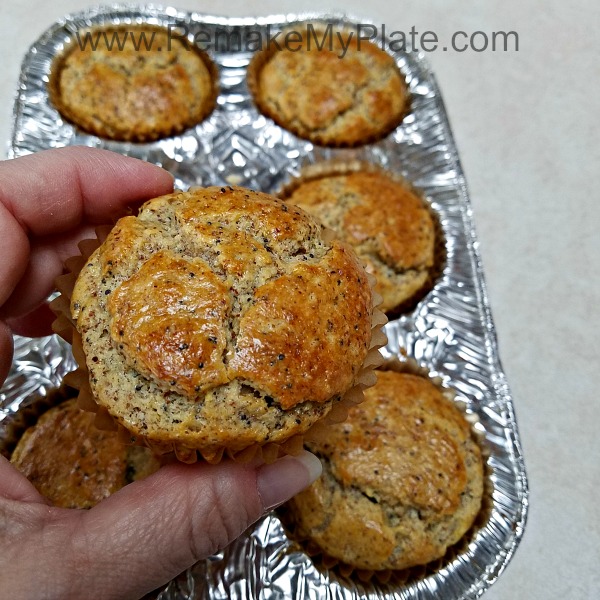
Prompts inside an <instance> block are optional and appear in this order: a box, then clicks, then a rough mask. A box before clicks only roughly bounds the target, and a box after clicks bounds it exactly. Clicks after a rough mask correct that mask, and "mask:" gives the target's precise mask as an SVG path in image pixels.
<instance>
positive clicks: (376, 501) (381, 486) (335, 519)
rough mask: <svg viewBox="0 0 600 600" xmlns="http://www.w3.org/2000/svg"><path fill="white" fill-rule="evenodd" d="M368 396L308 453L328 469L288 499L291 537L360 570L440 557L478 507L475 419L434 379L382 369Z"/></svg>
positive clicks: (480, 475)
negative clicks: (472, 427) (471, 422)
mask: <svg viewBox="0 0 600 600" xmlns="http://www.w3.org/2000/svg"><path fill="white" fill-rule="evenodd" d="M365 396H366V398H365V401H364V402H363V403H362V404H361V405H358V406H355V407H353V408H352V409H351V410H350V414H349V416H348V419H347V421H346V422H344V423H341V424H338V425H335V426H334V427H332V428H331V430H330V434H329V436H328V438H327V440H326V441H325V440H324V441H322V442H319V443H312V444H310V445H309V448H310V450H312V451H313V452H315V453H316V454H317V455H318V456H319V457H320V458H321V460H322V463H323V474H322V476H321V478H320V479H318V480H317V481H316V482H315V483H314V484H313V485H312V486H311V487H310V488H308V489H307V490H305V491H304V492H301V493H300V494H298V495H297V496H296V497H294V498H293V499H292V500H291V501H290V502H289V503H288V505H287V507H286V509H287V511H288V514H287V516H286V518H287V519H289V520H290V521H291V523H292V524H293V525H292V527H293V529H294V531H295V535H297V536H299V537H300V538H301V539H304V540H310V543H312V544H313V545H315V546H316V547H317V548H318V549H319V551H320V552H322V553H323V554H324V555H326V556H328V557H331V558H334V559H336V560H337V561H340V562H341V563H345V564H346V565H351V566H352V567H354V568H356V569H364V570H368V571H381V570H397V569H405V568H408V567H411V566H415V565H423V564H426V563H428V562H430V561H432V560H435V559H437V558H440V557H442V556H443V555H444V554H445V552H446V550H447V548H448V547H449V546H451V545H453V544H455V543H456V542H458V540H459V539H460V538H461V537H462V536H463V535H464V534H465V532H467V530H468V529H469V528H470V527H471V525H472V524H473V521H474V519H475V517H476V516H477V514H478V512H479V510H480V507H481V499H482V493H483V466H482V459H481V454H480V450H479V446H478V445H477V443H476V442H475V441H474V440H473V439H472V437H471V431H470V425H469V423H468V422H467V421H466V420H465V418H464V416H463V414H462V413H461V411H460V410H459V409H458V408H457V407H456V405H455V404H454V403H453V402H452V401H451V400H449V399H448V398H446V397H445V396H444V394H443V393H442V391H441V390H440V389H439V388H438V387H436V385H434V384H433V383H432V382H431V381H430V380H428V379H426V378H424V377H421V376H418V375H413V374H410V373H396V372H394V371H382V372H378V380H377V383H376V384H375V386H374V387H372V388H370V389H369V390H367V391H366V392H365Z"/></svg>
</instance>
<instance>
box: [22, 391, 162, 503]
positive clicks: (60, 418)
mask: <svg viewBox="0 0 600 600" xmlns="http://www.w3.org/2000/svg"><path fill="white" fill-rule="evenodd" d="M11 462H12V464H13V465H14V466H15V467H16V468H17V469H18V470H19V471H21V473H23V475H25V477H27V479H29V481H31V483H32V484H33V485H34V486H35V488H36V489H37V490H38V492H40V494H42V495H43V496H45V497H46V498H48V499H49V500H50V501H51V502H52V503H53V504H54V505H55V506H60V507H63V508H91V507H92V506H94V505H95V504H97V503H98V502H100V501H101V500H103V499H104V498H106V497H108V496H110V495H111V494H112V493H114V492H116V491H117V490H119V489H120V488H122V487H123V486H124V485H126V484H127V483H130V482H131V481H134V480H136V479H141V478H142V477H145V476H147V475H149V474H150V473H152V472H154V471H156V470H157V469H158V467H159V463H158V461H157V459H156V458H154V456H153V455H152V453H151V452H150V450H148V449H147V448H140V447H128V446H125V445H124V444H123V443H122V442H120V441H119V440H118V437H117V435H116V434H115V433H114V432H109V431H100V430H99V429H96V427H95V426H94V415H93V414H91V413H86V412H83V411H82V410H80V409H79V408H78V407H77V401H76V400H74V399H71V400H67V401H65V402H63V403H61V404H59V405H58V406H55V407H54V408H51V409H50V410H48V411H47V412H45V413H44V414H43V415H42V416H41V417H40V418H39V420H38V422H37V423H36V424H35V425H33V426H32V427H30V428H29V429H27V430H26V431H25V433H24V434H23V436H22V437H21V439H20V440H19V442H18V444H17V446H16V447H15V449H14V451H13V453H12V456H11Z"/></svg>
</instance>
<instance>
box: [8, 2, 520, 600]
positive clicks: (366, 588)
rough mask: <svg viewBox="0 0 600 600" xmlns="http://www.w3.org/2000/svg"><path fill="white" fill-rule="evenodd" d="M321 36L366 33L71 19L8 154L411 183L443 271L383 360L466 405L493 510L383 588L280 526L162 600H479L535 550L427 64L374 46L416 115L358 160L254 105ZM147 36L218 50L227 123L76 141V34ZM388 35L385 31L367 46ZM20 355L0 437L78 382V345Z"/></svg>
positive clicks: (170, 16) (19, 343)
mask: <svg viewBox="0 0 600 600" xmlns="http://www.w3.org/2000/svg"><path fill="white" fill-rule="evenodd" d="M317 21H319V22H321V23H325V24H329V23H331V24H332V26H333V28H336V27H339V28H342V27H343V28H349V27H350V28H352V27H357V24H358V23H361V24H363V25H365V22H364V21H359V20H357V19H353V18H351V17H349V16H346V15H339V14H338V15H331V14H299V15H275V16H270V17H261V18H223V17H214V16H207V15H203V14H199V13H194V12H186V11H181V10H177V9H175V8H167V7H154V6H150V7H141V8H140V7H134V6H113V7H109V8H98V9H92V10H88V11H85V12H82V13H78V14H74V15H69V16H66V17H64V18H63V19H61V20H60V21H58V22H57V23H55V24H54V25H53V26H52V27H50V28H49V29H48V30H47V31H46V32H45V33H44V34H43V35H42V36H41V37H40V38H39V39H38V41H37V42H36V43H35V44H34V45H33V46H32V47H31V49H30V51H29V52H28V54H27V56H26V57H25V60H24V62H23V65H22V71H21V77H20V81H19V87H18V90H17V96H16V102H15V109H14V129H13V134H12V139H11V141H10V144H9V155H10V156H11V157H17V156H22V155H25V154H29V153H31V152H36V151H38V150H42V149H46V148H57V147H62V146H68V145H75V144H77V145H86V146H93V147H101V148H107V149H110V150H114V151H117V152H120V153H122V154H126V155H129V156H135V157H138V158H141V159H144V160H147V161H149V162H152V163H156V164H158V165H161V166H163V167H164V168H165V169H167V170H169V171H170V172H171V173H172V174H173V175H174V176H175V185H176V186H177V187H179V188H182V189H187V188H189V187H190V186H197V185H201V186H208V185H224V184H236V185H242V186H246V187H250V188H254V189H259V190H262V191H265V192H275V191H277V190H278V189H281V188H282V186H284V185H285V184H286V183H287V182H288V181H290V180H291V179H292V178H293V177H298V176H299V174H300V173H301V171H302V169H304V168H306V167H307V166H309V165H311V164H315V163H318V162H321V161H341V162H350V161H361V162H366V163H372V164H374V165H376V166H377V167H380V168H383V169H386V170H388V171H391V172H395V173H398V174H399V175H401V176H403V177H405V178H406V179H407V180H408V181H410V182H411V183H412V184H413V185H414V186H415V187H416V188H418V189H419V190H421V191H422V193H423V195H424V197H425V198H426V200H427V201H428V202H429V204H430V206H431V209H432V210H433V211H434V212H435V213H436V214H437V216H438V217H439V222H440V224H441V227H442V230H443V235H444V238H445V246H446V248H445V249H446V263H445V266H444V269H443V272H442V273H441V275H440V276H439V277H438V279H437V281H436V282H435V283H434V287H433V289H432V290H431V291H430V292H429V293H428V294H427V296H426V297H425V298H423V299H422V300H421V301H420V302H419V303H418V305H417V306H416V307H415V308H414V309H413V310H412V311H410V312H407V313H405V314H403V315H401V316H400V317H399V318H395V319H393V320H392V321H390V322H389V323H388V325H387V326H386V333H387V335H388V339H389V342H388V345H387V346H386V347H385V349H384V355H385V356H386V357H403V356H408V357H411V358H412V359H414V360H416V361H417V363H418V364H419V365H420V366H421V367H423V368H425V369H427V370H428V371H429V372H430V373H431V374H432V375H434V376H437V377H439V378H440V380H441V381H442V382H443V385H444V386H447V387H449V388H452V389H453V390H455V391H456V399H457V400H458V401H461V402H462V403H464V404H465V405H466V410H467V412H470V413H472V414H473V416H474V417H476V420H477V423H478V424H477V427H478V428H479V429H480V430H481V434H482V437H483V438H484V440H485V452H486V456H487V461H486V463H487V465H486V468H487V473H488V478H489V486H488V489H489V490H490V491H489V498H488V502H487V508H486V510H485V511H484V513H482V518H481V519H480V521H479V523H478V526H477V528H476V530H475V532H474V533H473V534H472V535H471V537H470V538H469V539H467V540H466V541H465V543H463V544H462V545H461V546H460V547H459V548H458V549H457V551H456V552H453V553H452V554H451V555H450V556H448V557H447V558H446V559H441V560H440V561H437V562H435V563H433V564H431V565H428V566H426V567H423V568H421V569H417V570H416V571H414V572H411V573H409V574H408V576H407V577H405V578H404V579H398V580H396V581H393V582H388V583H386V584H384V583H378V582H377V581H375V580H374V581H372V582H370V583H362V582H361V581H360V580H358V579H347V578H345V577H343V576H341V575H338V574H336V573H335V572H329V571H327V570H326V569H323V568H322V567H319V568H317V566H315V564H313V563H312V562H311V560H310V558H309V557H308V556H307V555H306V554H304V552H303V551H302V550H301V548H300V547H299V546H298V545H297V544H295V543H293V542H291V541H289V540H288V538H287V537H286V535H285V532H284V529H283V527H282V525H281V523H280V521H279V519H278V518H277V517H276V516H275V515H274V514H271V515H268V516H266V517H264V518H263V519H262V520H261V521H259V522H258V523H257V524H256V525H255V526H254V527H252V528H251V529H250V530H249V531H247V532H246V533H245V534H244V535H243V536H242V537H240V538H239V539H238V540H237V541H236V542H234V543H233V544H231V545H230V546H229V547H228V548H227V549H226V550H224V551H222V552H220V553H219V554H217V555H215V556H212V557H211V558H209V559H208V560H205V561H202V562H200V563H198V564H197V565H195V566H194V567H193V568H191V569H189V570H188V571H186V572H185V573H183V574H182V575H180V576H179V577H178V578H177V579H175V580H174V581H172V582H171V583H169V584H168V585H167V586H166V587H165V588H164V589H162V590H158V591H157V592H156V593H155V594H154V597H157V598H160V599H161V600H184V599H185V600H192V599H199V598H211V599H217V598H282V597H285V598H298V599H301V598H306V597H310V598H320V597H328V598H335V599H340V600H342V599H344V600H350V599H357V598H365V597H368V598H373V599H374V598H382V599H383V598H390V599H391V598H394V599H398V600H399V599H403V600H404V599H408V598H419V599H420V600H422V599H425V598H437V597H440V596H442V595H443V597H444V598H475V597H478V596H480V595H481V594H482V593H483V592H484V591H485V590H486V589H487V588H489V586H490V585H491V584H492V583H493V582H494V581H495V580H496V579H497V578H498V576H499V575H500V574H501V573H502V571H503V570H504V568H505V567H506V565H507V563H508V561H509V560H510V558H511V557H512V555H513V553H514V552H515V550H516V548H517V546H518V543H519V541H520V539H521V537H522V535H523V531H524V527H525V521H526V515H527V508H528V489H527V478H526V474H525V467H524V462H523V456H522V452H521V444H520V440H519V435H518V431H517V426H516V421H515V414H514V410H513V402H512V397H511V393H510V389H509V386H508V383H507V380H506V377H505V375H504V373H503V370H502V366H501V363H500V359H499V354H498V346H497V342H496V336H495V330H494V324H493V321H492V317H491V313H490V308H489V303H488V297H487V294H486V288H485V282H484V277H483V269H482V264H481V260H480V257H479V254H478V251H477V238H476V234H475V230H474V226H473V221H472V215H471V205H470V201H469V197H468V192H467V187H466V182H465V178H464V175H463V172H462V168H461V165H460V161H459V158H458V153H457V149H456V146H455V143H454V140H453V137H452V132H451V130H450V126H449V123H448V119H447V116H446V112H445V109H444V105H443V101H442V97H441V94H440V91H439V89H438V87H437V83H436V81H435V78H434V76H433V74H432V72H431V71H430V69H429V67H428V65H427V63H426V62H425V60H424V59H423V57H422V56H421V55H420V54H417V53H415V52H411V51H409V50H407V51H403V50H401V49H397V50H396V49H395V48H394V47H390V44H389V39H386V38H382V37H377V36H375V38H374V40H373V41H374V42H375V43H377V44H380V45H382V46H383V45H386V50H387V51H388V52H389V53H390V54H391V55H392V56H393V57H394V59H395V61H396V64H397V66H398V67H399V69H400V70H401V72H402V73H403V75H404V77H405V78H406V82H407V84H408V87H409V90H410V94H411V108H410V112H409V113H408V115H406V116H405V118H404V120H403V121H402V123H401V124H400V125H399V126H398V127H397V128H396V129H395V130H394V131H393V132H392V133H390V134H389V135H388V136H387V137H385V138H384V139H382V140H380V141H378V142H376V143H371V144H366V145H363V146H359V147H355V148H351V149H338V148H323V147H319V146H315V145H313V144H312V143H310V142H308V141H305V140H301V139H299V138H297V137H296V136H294V135H293V134H291V133H289V132H288V131H286V130H285V129H282V128H281V127H279V126H278V125H276V124H275V123H274V122H273V121H271V120H270V119H269V118H267V117H265V116H263V115H262V114H261V113H260V111H259V110H258V109H257V108H256V106H255V104H254V102H253V100H252V97H251V95H250V93H249V91H248V86H247V82H246V69H247V66H248V63H249V62H250V59H251V58H252V55H253V51H255V50H256V49H257V48H256V45H257V40H262V41H263V42H265V43H266V41H267V40H268V39H269V37H270V38H271V39H272V38H273V36H275V35H276V32H277V31H279V30H281V29H284V28H289V27H290V26H296V25H297V26H306V23H307V22H311V23H314V22H317ZM139 23H149V24H152V25H159V26H161V25H162V26H164V27H169V26H170V27H171V28H172V29H173V30H176V31H179V32H180V33H182V34H187V36H188V39H190V40H193V39H194V36H196V39H200V40H204V42H205V44H206V42H207V41H208V44H206V45H205V49H206V51H207V53H208V54H209V55H210V57H211V58H212V60H213V61H214V63H215V64H216V66H217V69H218V72H219V82H218V83H219V89H220V93H219V96H218V99H217V105H216V108H215V109H214V110H213V112H212V113H211V114H210V115H209V116H208V117H207V118H206V119H205V120H203V121H202V122H201V123H199V124H198V125H196V126H195V127H193V128H191V129H188V130H187V131H185V132H183V133H182V134H180V135H176V136H174V137H169V138H165V139H162V140H159V141H155V142H152V143H140V144H134V143H129V142H115V141H109V140H105V139H101V138H99V137H96V136H93V135H89V134H86V133H84V132H82V131H79V130H78V129H76V128H75V127H74V126H73V125H71V124H70V123H69V122H67V121H66V120H63V119H62V118H61V116H60V114H59V113H58V112H57V110H56V109H55V108H54V107H53V105H52V104H51V102H50V100H49V97H48V88H47V82H48V79H49V74H50V68H51V65H52V64H53V61H54V60H55V59H56V57H59V56H60V55H61V52H63V50H64V49H65V48H66V47H67V45H68V44H69V42H70V41H71V40H72V39H73V37H74V36H75V34H76V32H77V31H80V30H82V29H86V28H90V27H96V26H102V25H128V24H139ZM380 29H381V26H377V25H376V24H374V23H373V27H372V28H371V29H370V30H369V31H371V32H377V33H378V32H379V30H380ZM387 29H388V31H391V30H392V29H393V28H391V27H390V26H389V25H388V27H387ZM364 31H366V30H365V29H363V32H364ZM15 346H16V350H15V355H14V361H13V366H12V369H11V372H10V374H9V377H8V379H7V381H6V383H5V384H4V387H3V388H2V390H1V392H0V436H4V435H6V432H7V431H8V430H9V425H10V423H11V422H12V421H13V420H14V419H15V418H17V416H18V414H19V411H20V410H22V408H24V407H25V406H27V405H28V404H30V403H31V402H33V401H34V400H35V399H36V398H39V397H40V396H44V395H46V394H48V392H49V391H50V390H52V389H54V388H57V387H58V386H59V385H60V382H61V381H62V378H63V376H64V375H65V374H66V373H67V372H69V371H71V370H73V369H74V368H75V363H74V360H73V358H72V356H71V353H70V348H69V346H68V345H67V344H65V343H64V342H62V341H61V340H59V339H58V338H56V337H49V338H42V339H37V340H29V339H24V338H19V337H16V338H15Z"/></svg>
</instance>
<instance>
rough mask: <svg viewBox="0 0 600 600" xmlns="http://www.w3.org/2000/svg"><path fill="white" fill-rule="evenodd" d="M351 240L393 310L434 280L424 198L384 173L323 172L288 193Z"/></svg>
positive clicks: (432, 230) (430, 225)
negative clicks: (323, 173)
mask: <svg viewBox="0 0 600 600" xmlns="http://www.w3.org/2000/svg"><path fill="white" fill-rule="evenodd" d="M284 199H285V201H286V202H289V203H291V204H296V205H298V206H300V207H301V208H303V209H304V210H306V211H307V212H309V213H311V214H313V215H315V216H316V217H317V218H319V219H320V220H321V221H322V222H323V223H324V224H325V225H326V226H327V227H330V228H331V229H334V230H335V231H336V233H337V234H338V235H339V236H340V238H341V239H343V240H344V241H346V242H348V243H349V244H351V245H352V246H353V247H354V249H355V251H356V253H357V254H358V256H359V258H360V259H361V260H362V261H363V264H365V267H366V270H367V271H368V272H370V273H372V274H373V275H374V276H375V277H376V279H377V285H376V287H375V290H376V291H377V292H378V293H379V294H381V296H382V297H383V302H382V304H381V305H380V309H381V310H382V311H384V312H393V311H394V310H395V309H396V308H398V307H399V306H401V305H402V304H405V303H406V302H408V301H409V300H411V299H412V298H414V297H415V296H416V295H418V294H419V292H421V291H422V290H423V289H424V287H425V286H426V285H427V283H429V282H430V279H431V278H430V273H431V270H432V267H433V265H434V248H435V228H434V223H433V218H432V216H431V213H430V211H429V210H428V208H427V206H426V204H425V202H424V200H422V199H421V198H420V197H419V195H418V194H417V193H416V192H414V191H413V190H412V189H411V188H410V187H409V186H408V185H407V184H405V183H403V182H401V181H399V180H395V179H393V178H392V177H390V176H387V175H386V174H384V173H381V172H376V171H374V172H370V171H357V172H352V173H348V174H332V175H325V176H323V177H319V178H316V179H310V180H307V181H305V182H301V183H300V184H299V185H298V186H297V187H295V188H294V189H293V190H292V191H291V193H290V194H289V195H288V196H286V197H285V198H284Z"/></svg>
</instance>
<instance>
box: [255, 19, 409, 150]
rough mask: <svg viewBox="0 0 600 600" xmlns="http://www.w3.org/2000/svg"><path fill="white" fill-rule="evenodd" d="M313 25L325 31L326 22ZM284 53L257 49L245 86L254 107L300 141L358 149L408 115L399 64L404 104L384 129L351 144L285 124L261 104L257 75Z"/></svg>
mask: <svg viewBox="0 0 600 600" xmlns="http://www.w3.org/2000/svg"><path fill="white" fill-rule="evenodd" d="M308 23H309V22H301V23H297V24H295V27H296V28H297V27H298V26H307V25H308ZM313 25H314V27H315V31H316V32H317V35H319V34H320V33H323V32H325V30H326V27H327V23H322V22H318V21H317V22H314V23H313ZM285 31H293V28H291V27H288V28H286V29H285V30H284V32H285ZM337 32H339V34H340V35H344V34H345V33H348V34H349V33H352V34H354V32H353V31H351V30H350V29H348V28H341V29H339V30H337ZM363 43H365V44H369V45H371V46H373V45H374V44H372V43H371V42H363ZM377 49H378V50H380V51H381V52H383V53H384V54H387V52H385V51H384V50H381V49H380V48H377ZM285 51H286V50H285V48H279V47H278V45H277V44H267V45H266V46H265V47H264V48H261V49H259V50H257V51H256V52H255V54H254V55H253V57H252V59H251V61H250V63H249V64H248V68H247V72H246V81H247V83H248V90H249V92H250V95H251V96H252V99H253V100H254V103H255V104H256V107H257V108H258V110H259V111H260V112H261V113H262V114H264V115H265V116H267V117H269V118H270V119H272V120H273V121H275V123H277V125H279V127H281V128H282V129H286V130H287V131H290V132H291V133H293V134H294V135H296V136H298V137H299V138H302V139H305V140H308V141H310V142H312V143H313V144H316V145H318V146H325V147H328V148H357V147H359V146H365V145H366V144H372V143H374V142H378V141H379V140H382V139H383V138H385V137H387V136H388V135H389V134H390V133H391V132H392V131H394V129H396V128H397V127H398V126H399V125H400V124H401V123H402V121H403V120H404V119H405V117H406V116H407V115H408V114H409V113H410V110H411V103H412V97H411V93H410V90H409V88H408V85H407V83H406V78H405V76H404V73H402V71H401V70H400V68H399V67H398V65H397V64H395V63H394V64H395V67H396V71H397V73H398V75H399V76H400V81H401V82H402V85H403V87H404V90H405V94H406V101H405V104H404V108H403V110H402V112H401V113H400V114H399V115H398V117H397V118H396V119H395V120H393V121H391V122H390V123H389V124H388V126H387V127H384V128H382V129H380V130H379V131H374V132H373V133H372V134H371V135H365V137H364V138H363V139H360V140H355V141H354V142H344V141H339V142H338V141H332V140H326V139H325V138H324V137H323V136H322V135H320V134H319V132H318V131H312V130H309V129H306V128H304V127H301V126H297V125H296V124H295V123H289V122H286V120H285V119H283V118H282V117H281V116H280V115H279V113H278V112H277V111H274V110H271V108H270V107H269V106H268V105H267V104H266V103H265V102H263V99H262V97H261V86H260V72H261V71H262V69H263V67H264V66H265V65H266V64H267V63H268V62H269V61H270V60H271V59H272V58H273V56H275V54H276V53H277V52H285ZM340 60H343V58H341V59H340Z"/></svg>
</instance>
